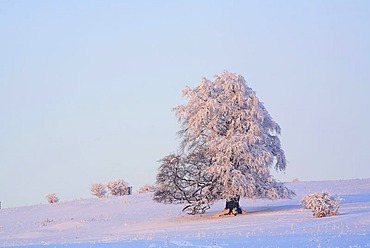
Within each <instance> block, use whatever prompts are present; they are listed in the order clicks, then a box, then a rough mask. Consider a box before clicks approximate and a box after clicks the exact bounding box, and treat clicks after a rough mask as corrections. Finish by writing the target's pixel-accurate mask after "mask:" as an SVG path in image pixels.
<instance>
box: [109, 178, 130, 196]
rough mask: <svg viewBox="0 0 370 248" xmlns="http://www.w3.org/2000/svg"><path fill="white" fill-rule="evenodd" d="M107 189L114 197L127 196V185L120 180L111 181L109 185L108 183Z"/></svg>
mask: <svg viewBox="0 0 370 248" xmlns="http://www.w3.org/2000/svg"><path fill="white" fill-rule="evenodd" d="M107 187H108V190H109V191H110V193H111V194H112V195H114V196H122V195H128V194H129V189H128V183H126V182H125V181H123V180H122V179H118V180H115V181H111V182H110V183H108V185H107Z"/></svg>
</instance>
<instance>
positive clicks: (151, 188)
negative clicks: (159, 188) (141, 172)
mask: <svg viewBox="0 0 370 248" xmlns="http://www.w3.org/2000/svg"><path fill="white" fill-rule="evenodd" d="M155 190H156V187H155V186H154V185H153V184H145V185H143V186H141V188H140V189H139V190H138V191H137V192H138V193H147V192H154V191H155Z"/></svg>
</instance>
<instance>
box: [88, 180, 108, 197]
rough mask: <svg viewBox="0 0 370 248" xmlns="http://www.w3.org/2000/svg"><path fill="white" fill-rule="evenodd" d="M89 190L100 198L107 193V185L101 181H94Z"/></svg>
mask: <svg viewBox="0 0 370 248" xmlns="http://www.w3.org/2000/svg"><path fill="white" fill-rule="evenodd" d="M90 191H91V194H93V195H94V196H96V197H98V198H102V197H105V196H106V194H107V186H106V185H105V184H102V183H94V184H92V185H91V186H90Z"/></svg>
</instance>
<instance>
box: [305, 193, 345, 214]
mask: <svg viewBox="0 0 370 248" xmlns="http://www.w3.org/2000/svg"><path fill="white" fill-rule="evenodd" d="M301 203H302V205H303V206H304V207H305V208H308V209H311V210H312V213H313V216H314V217H316V218H321V217H327V216H333V215H336V214H337V213H338V209H339V199H337V198H336V197H333V196H330V195H329V194H328V193H326V192H323V193H313V194H309V195H307V196H306V197H304V198H303V199H302V200H301Z"/></svg>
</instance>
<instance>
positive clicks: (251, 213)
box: [0, 179, 370, 247]
mask: <svg viewBox="0 0 370 248" xmlns="http://www.w3.org/2000/svg"><path fill="white" fill-rule="evenodd" d="M287 186H288V187H290V188H291V189H293V190H295V191H296V193H297V197H295V198H294V199H292V200H277V201H270V200H248V199H242V200H241V205H242V207H243V208H244V209H245V210H246V211H247V214H243V215H239V216H236V217H221V218H220V217H215V214H217V213H218V212H219V211H220V210H222V209H223V207H224V202H223V201H220V202H217V203H216V204H214V205H213V206H212V208H211V210H210V211H208V212H207V213H206V214H204V215H200V216H199V215H198V216H189V215H187V214H184V213H181V209H182V206H181V205H163V204H159V203H155V202H154V201H152V199H151V198H152V193H145V194H134V195H130V196H121V197H109V198H100V199H97V198H95V199H84V200H75V201H69V202H60V203H56V204H50V205H49V204H42V205H35V206H27V207H19V208H8V209H2V210H0V247H5V246H14V245H32V244H64V243H89V242H122V241H127V240H169V239H171V240H174V241H173V242H175V243H176V242H177V243H176V244H179V242H180V243H181V242H185V241H186V240H206V239H214V240H228V239H229V240H230V242H232V241H231V240H233V242H236V241H238V240H240V242H244V241H243V240H246V239H247V238H249V239H251V240H253V238H257V237H258V239H261V238H266V240H269V238H271V237H280V236H284V235H287V237H294V238H291V239H290V240H291V242H293V243H292V244H293V245H294V244H297V245H298V244H301V243H302V242H303V241H304V240H311V239H312V237H315V235H316V236H317V235H324V236H325V235H327V237H338V236H339V235H342V236H343V235H352V236H350V237H351V238H348V239H347V241H348V240H349V242H353V245H359V244H360V245H369V244H370V241H369V238H368V237H369V236H370V217H369V216H370V179H362V180H360V179H358V180H338V181H317V182H294V183H288V184H287ZM322 191H326V192H329V193H330V194H332V195H335V194H337V195H338V196H339V197H341V198H342V202H341V203H340V208H339V214H338V215H337V216H333V217H327V218H313V217H312V213H311V211H310V210H307V209H303V208H302V206H301V205H300V203H299V201H300V200H301V199H302V198H303V197H304V196H305V195H307V194H309V193H314V192H322ZM348 237H349V236H348ZM235 240H236V241H235ZM271 240H273V239H271ZM330 240H335V238H332V239H330ZM186 242H187V241H186ZM186 242H185V243H186ZM223 242H225V241H223ZM329 242H330V241H329ZM333 242H334V241H333ZM175 243H173V244H175ZM289 244H290V243H289ZM351 244H352V243H351Z"/></svg>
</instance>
